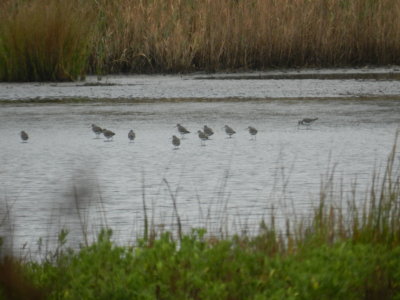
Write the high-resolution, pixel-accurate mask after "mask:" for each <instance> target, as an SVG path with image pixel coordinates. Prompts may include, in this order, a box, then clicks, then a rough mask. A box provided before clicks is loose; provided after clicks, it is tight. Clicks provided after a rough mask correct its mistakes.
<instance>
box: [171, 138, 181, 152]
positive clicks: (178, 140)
mask: <svg viewBox="0 0 400 300" xmlns="http://www.w3.org/2000/svg"><path fill="white" fill-rule="evenodd" d="M180 144H181V140H180V139H179V138H178V137H176V136H175V135H173V136H172V145H174V147H175V148H174V149H178V147H179V145H180Z"/></svg>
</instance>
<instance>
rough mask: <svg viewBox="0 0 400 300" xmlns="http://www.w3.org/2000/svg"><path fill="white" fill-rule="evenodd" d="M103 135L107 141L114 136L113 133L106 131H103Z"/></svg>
mask: <svg viewBox="0 0 400 300" xmlns="http://www.w3.org/2000/svg"><path fill="white" fill-rule="evenodd" d="M103 135H104V137H105V138H106V139H107V141H109V140H110V139H112V138H113V137H114V135H115V133H114V132H112V131H111V130H108V129H105V128H104V129H103Z"/></svg>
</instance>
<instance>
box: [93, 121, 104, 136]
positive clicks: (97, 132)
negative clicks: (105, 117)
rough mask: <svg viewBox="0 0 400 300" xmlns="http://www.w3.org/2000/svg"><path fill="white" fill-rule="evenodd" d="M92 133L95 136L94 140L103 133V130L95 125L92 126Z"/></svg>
mask: <svg viewBox="0 0 400 300" xmlns="http://www.w3.org/2000/svg"><path fill="white" fill-rule="evenodd" d="M92 131H93V132H94V133H95V134H96V138H99V136H100V134H102V133H103V129H102V128H101V127H100V126H97V125H96V124H92Z"/></svg>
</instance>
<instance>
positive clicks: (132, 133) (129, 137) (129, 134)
mask: <svg viewBox="0 0 400 300" xmlns="http://www.w3.org/2000/svg"><path fill="white" fill-rule="evenodd" d="M135 137H136V135H135V133H134V132H133V130H132V129H131V130H130V131H129V133H128V139H129V140H130V141H131V142H133V140H134V139H135Z"/></svg>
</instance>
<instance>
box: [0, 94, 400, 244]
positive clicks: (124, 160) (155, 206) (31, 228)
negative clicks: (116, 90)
mask: <svg viewBox="0 0 400 300" xmlns="http://www.w3.org/2000/svg"><path fill="white" fill-rule="evenodd" d="M303 117H318V118H319V120H318V121H317V122H316V123H315V124H314V125H313V126H312V127H311V128H310V129H305V128H300V129H299V128H298V126H297V121H298V120H299V119H301V118H303ZM0 120H1V125H0V136H1V137H2V138H1V140H0V149H1V152H0V166H1V167H0V191H1V195H2V197H1V201H2V205H3V207H4V208H3V214H4V213H5V212H7V211H8V213H7V214H8V215H9V216H10V218H9V219H8V220H9V221H7V222H6V225H7V226H3V228H13V232H14V244H15V245H16V246H17V247H20V246H21V245H23V244H24V243H27V245H28V247H31V248H32V247H33V248H34V247H35V245H36V241H37V240H38V239H39V238H40V237H42V238H46V237H53V236H54V235H55V234H56V233H57V232H58V231H59V230H60V228H62V227H67V228H69V230H70V231H71V233H70V239H71V240H74V239H76V240H80V239H81V234H80V233H81V230H82V227H81V226H80V223H79V218H78V216H77V214H76V207H79V208H80V217H81V219H83V220H84V223H85V225H86V226H87V227H85V230H87V231H88V232H96V230H97V229H98V227H99V226H101V225H105V224H106V225H108V226H110V227H111V228H113V229H114V232H115V237H116V238H117V239H118V240H120V241H122V242H127V241H128V242H129V241H133V240H134V239H135V236H136V234H137V233H138V232H140V231H141V230H142V227H143V219H144V213H143V199H145V203H146V206H147V214H148V217H149V218H151V219H152V220H153V222H154V223H155V224H157V225H159V226H163V224H164V225H165V226H166V227H169V226H174V224H176V217H175V214H174V210H173V201H172V199H173V198H175V199H176V201H177V208H178V213H179V215H180V218H181V220H182V223H183V224H184V227H185V228H186V229H187V228H189V227H191V226H204V227H207V228H208V229H209V230H210V231H218V230H220V229H221V228H223V229H227V230H229V231H230V232H232V231H240V230H244V229H248V230H250V231H254V230H256V228H257V224H258V222H259V221H260V220H261V218H263V217H267V218H268V216H269V215H270V213H271V208H272V207H274V210H275V213H276V214H277V215H278V216H280V217H282V218H287V217H289V218H291V219H293V218H295V217H296V218H297V217H298V218H300V216H302V215H308V214H309V213H310V212H311V210H312V208H313V207H314V206H315V205H316V203H318V200H319V194H320V190H321V182H323V181H326V180H327V179H326V178H327V175H328V174H329V173H330V172H331V171H332V170H334V175H335V177H334V178H335V181H334V182H335V183H334V187H333V189H334V191H335V192H337V193H339V192H340V191H344V196H342V197H339V198H341V199H342V201H346V200H347V199H349V197H350V191H351V190H352V189H354V188H356V190H357V193H359V194H360V199H361V198H363V197H362V195H363V193H364V192H365V190H366V187H367V186H368V183H369V182H370V180H371V177H372V172H373V171H374V169H375V170H379V169H380V168H381V167H382V166H383V165H384V164H385V160H386V157H387V155H388V153H389V151H390V149H391V146H392V145H393V142H394V136H395V132H396V130H397V129H398V128H399V124H400V101H399V100H395V99H381V100H365V99H363V100H358V99H356V98H355V99H346V100H329V99H325V100H322V101H317V100H301V99H297V100H282V99H277V100H260V99H251V98H248V99H246V100H240V101H238V100H236V101H224V100H219V101H202V102H199V101H184V102H163V101H155V102H149V103H137V102H135V101H126V102H118V103H110V102H84V103H78V104H74V103H42V104H38V103H34V104H28V103H18V102H16V103H12V104H2V105H0ZM92 123H96V124H98V125H100V126H103V127H106V128H108V129H111V130H113V131H114V132H115V133H116V135H115V137H114V140H113V141H112V142H105V141H104V139H102V138H101V139H96V138H95V135H94V134H93V133H92V131H91V128H90V125H91V124H92ZM176 123H181V124H183V125H185V126H186V127H187V128H188V129H189V130H190V131H191V132H192V133H191V134H189V135H188V136H187V137H186V138H185V139H184V140H182V143H181V147H180V149H179V150H173V146H172V144H171V137H172V135H173V134H177V130H176V127H175V125H176ZM205 124H207V125H209V126H211V127H212V128H214V130H215V135H214V136H213V137H212V140H210V141H207V143H206V146H201V144H200V140H199V138H198V136H197V134H196V133H195V132H196V131H197V130H198V129H200V128H201V127H203V125H205ZM225 124H228V125H230V126H231V127H233V128H234V129H235V130H236V131H237V134H236V135H234V137H233V138H232V139H228V138H227V137H226V135H225V133H224V131H223V129H222V127H223V126H224V125H225ZM249 125H252V126H255V127H256V128H257V129H258V130H259V133H258V135H257V139H256V140H250V136H249V134H248V132H247V131H246V130H245V128H246V127H247V126H249ZM130 129H133V130H134V131H135V132H136V136H137V137H136V140H135V142H134V143H129V141H128V138H127V134H128V131H129V130H130ZM20 130H26V131H27V132H28V134H29V135H30V139H29V142H28V143H21V141H20V139H19V132H20ZM338 205H339V204H338Z"/></svg>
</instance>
